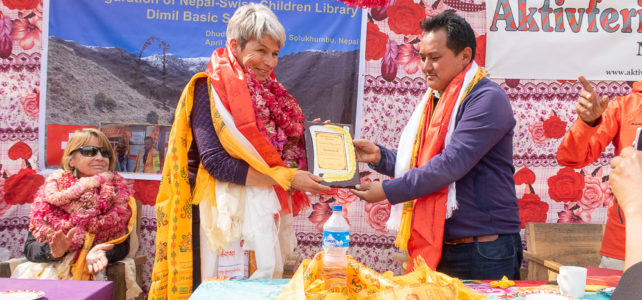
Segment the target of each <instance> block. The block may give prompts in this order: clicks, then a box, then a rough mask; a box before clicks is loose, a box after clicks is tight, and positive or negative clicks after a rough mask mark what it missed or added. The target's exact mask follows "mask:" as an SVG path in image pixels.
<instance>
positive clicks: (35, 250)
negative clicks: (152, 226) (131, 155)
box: [12, 128, 136, 280]
mask: <svg viewBox="0 0 642 300" xmlns="http://www.w3.org/2000/svg"><path fill="white" fill-rule="evenodd" d="M114 165H115V160H114V152H113V149H112V147H111V144H110V143H109V140H108V139H107V137H106V136H105V135H104V134H103V133H102V132H100V131H98V130H96V129H90V128H86V129H81V130H77V131H76V132H75V133H74V134H73V136H72V137H71V139H70V140H69V142H68V143H67V147H66V148H65V151H64V153H63V156H62V161H61V166H62V169H59V170H56V171H54V172H53V173H52V174H51V175H49V177H47V179H46V181H45V184H44V185H43V186H42V187H40V189H39V190H38V192H37V193H36V196H35V200H34V202H33V204H32V206H31V220H30V222H29V235H28V237H27V240H26V242H25V247H24V252H25V256H26V258H27V260H29V261H30V262H33V263H25V264H22V265H20V266H19V268H20V269H18V268H17V269H16V270H15V271H14V272H13V273H14V274H13V275H15V276H12V277H18V278H43V279H44V278H47V279H74V280H90V279H92V278H93V275H94V274H96V273H98V272H100V271H102V270H103V269H104V268H105V267H106V266H107V264H108V263H109V262H115V261H118V260H121V259H123V258H125V256H127V253H128V252H129V233H130V232H131V230H132V228H133V225H134V222H135V220H136V204H135V201H134V198H133V197H132V196H131V195H132V192H131V190H130V188H129V187H128V186H127V184H126V182H125V181H124V179H123V178H122V177H121V176H120V175H118V174H117V173H115V172H113V170H114ZM87 250H88V251H87ZM78 252H80V253H78Z"/></svg>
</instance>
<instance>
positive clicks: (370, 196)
mask: <svg viewBox="0 0 642 300" xmlns="http://www.w3.org/2000/svg"><path fill="white" fill-rule="evenodd" d="M350 191H351V192H352V193H353V194H355V195H357V197H359V198H361V199H362V200H365V201H366V202H369V203H377V202H379V201H383V200H386V193H385V192H384V191H383V185H382V184H381V181H372V182H368V183H363V184H357V185H356V186H355V188H354V189H350Z"/></svg>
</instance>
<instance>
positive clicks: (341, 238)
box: [323, 231, 350, 248]
mask: <svg viewBox="0 0 642 300" xmlns="http://www.w3.org/2000/svg"><path fill="white" fill-rule="evenodd" d="M348 246H350V232H349V231H344V232H332V231H323V247H346V248H347V247H348Z"/></svg>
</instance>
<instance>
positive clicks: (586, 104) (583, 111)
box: [575, 76, 609, 126]
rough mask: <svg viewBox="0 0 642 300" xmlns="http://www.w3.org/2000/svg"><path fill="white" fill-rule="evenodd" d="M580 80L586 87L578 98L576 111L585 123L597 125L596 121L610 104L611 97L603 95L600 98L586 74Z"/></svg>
mask: <svg viewBox="0 0 642 300" xmlns="http://www.w3.org/2000/svg"><path fill="white" fill-rule="evenodd" d="M578 80H579V81H580V83H581V84H582V87H584V89H583V90H582V91H581V92H580V97H579V98H578V99H577V105H576V106H575V111H576V112H577V115H578V116H579V117H580V119H582V121H584V123H586V124H588V125H589V126H595V123H597V120H598V119H599V118H600V116H601V115H602V113H603V112H604V111H605V110H606V107H607V106H608V104H609V97H608V96H602V98H600V96H598V95H597V93H596V92H595V89H593V87H592V86H591V84H590V83H589V82H588V81H587V80H586V78H584V76H580V77H578Z"/></svg>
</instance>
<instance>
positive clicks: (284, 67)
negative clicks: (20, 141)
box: [40, 0, 362, 176]
mask: <svg viewBox="0 0 642 300" xmlns="http://www.w3.org/2000/svg"><path fill="white" fill-rule="evenodd" d="M247 2H248V1H232V0H219V1H189V0H150V1H115V0H103V1H90V0H81V1H78V0H56V1H47V0H45V7H46V9H45V12H48V15H47V16H45V21H47V20H48V24H45V25H43V27H45V31H44V32H43V33H45V34H46V36H45V37H43V40H45V41H44V45H45V49H44V52H45V53H46V54H47V55H46V56H43V60H44V64H43V66H44V67H43V70H42V73H43V78H44V81H43V89H42V92H41V99H42V100H41V101H45V103H46V104H45V109H42V110H41V113H43V114H45V118H44V124H40V126H41V128H48V127H49V126H50V125H73V126H80V127H84V126H86V127H99V126H100V124H101V122H102V123H113V124H122V125H119V126H125V127H126V128H129V129H132V130H133V131H137V130H139V129H138V128H137V127H136V125H137V124H145V126H160V127H158V128H165V126H171V124H172V122H173V119H174V112H175V109H176V105H177V103H178V100H179V98H180V95H181V93H182V91H183V88H184V87H185V84H186V83H187V82H188V81H189V79H190V78H191V77H192V75H193V74H195V73H198V72H204V71H205V69H206V67H207V64H208V62H209V60H210V56H211V54H212V52H213V51H214V50H215V49H217V48H223V47H225V44H226V40H227V38H226V28H227V23H228V22H229V19H230V17H231V16H232V14H233V13H234V11H235V10H236V8H238V7H239V6H241V5H243V4H246V3H247ZM260 3H262V4H264V5H266V6H268V7H269V8H270V9H271V10H272V11H274V13H275V14H276V15H277V17H278V18H279V20H280V21H281V22H282V24H283V26H284V27H285V33H286V40H285V45H284V47H283V48H281V51H280V53H279V60H278V65H277V67H276V68H275V69H274V75H275V76H276V79H277V80H278V81H279V82H281V83H282V84H283V85H284V87H285V88H286V89H287V90H288V91H289V92H290V93H291V94H292V95H293V96H294V97H295V98H296V99H297V102H298V103H299V105H300V106H301V108H302V110H303V113H304V115H305V116H306V118H308V119H313V118H321V119H324V120H325V119H330V120H333V121H335V122H340V123H348V124H354V122H355V120H354V119H355V113H356V107H357V105H356V104H357V94H358V93H357V91H358V79H359V76H358V72H359V64H360V59H359V58H360V54H359V53H360V47H361V46H362V45H361V22H362V16H361V14H362V11H361V10H360V9H357V8H354V7H350V6H347V5H345V4H343V3H342V2H339V1H334V0H314V1H309V0H289V1H267V0H264V1H260ZM70 16H73V17H70ZM112 127H113V126H112ZM149 128H153V127H146V129H140V130H142V131H149V130H151V129H149ZM110 130H112V131H113V129H110ZM44 135H46V132H45V133H43V136H44ZM143 138H144V137H143ZM116 142H117V141H116V139H115V140H114V143H116ZM138 142H141V143H139V144H136V143H134V144H131V145H136V146H140V147H142V146H143V145H144V140H141V141H138ZM153 142H154V143H155V144H156V145H157V148H158V149H157V150H161V148H162V147H161V142H159V140H158V139H156V140H154V141H153ZM125 144H127V145H129V143H125ZM41 148H42V149H45V145H44V144H43V145H42V146H41ZM134 148H135V147H134ZM128 149H129V148H128ZM49 150H50V149H46V151H41V152H42V154H41V155H43V157H44V156H45V155H46V157H48V158H49V157H50V156H51V155H49ZM51 150H54V149H51ZM129 150H130V153H129V156H130V157H134V156H135V154H134V153H132V152H131V149H129ZM159 156H160V158H159V161H160V162H161V163H162V162H163V161H164V155H163V153H160V155H159ZM130 160H134V158H131V159H130ZM40 161H41V162H42V164H43V165H42V166H40V167H41V168H43V169H45V168H51V167H53V165H51V166H50V164H49V163H45V160H44V159H41V160H40ZM47 161H55V158H52V159H49V160H47ZM152 165H153V164H152ZM160 168H161V169H162V165H161V166H160ZM147 169H148V170H155V169H154V168H147ZM130 172H136V173H139V171H130ZM146 173H157V172H156V171H152V172H146ZM126 176H127V175H126Z"/></svg>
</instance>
